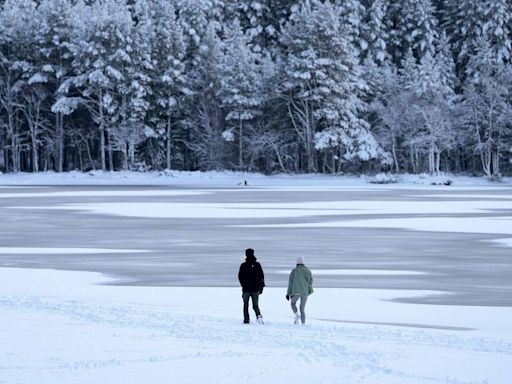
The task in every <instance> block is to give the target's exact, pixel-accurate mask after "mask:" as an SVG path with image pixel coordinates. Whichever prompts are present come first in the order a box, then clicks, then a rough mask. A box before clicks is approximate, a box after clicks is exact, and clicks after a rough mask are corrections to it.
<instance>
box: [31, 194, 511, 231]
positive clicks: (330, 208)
mask: <svg viewBox="0 0 512 384" xmlns="http://www.w3.org/2000/svg"><path fill="white" fill-rule="evenodd" d="M24 209H64V210H66V209H72V210H83V211H87V212H91V213H96V214H105V215H117V216H129V217H150V218H227V219H241V218H244V219H245V218H277V217H282V218H286V217H310V216H340V215H341V216H346V215H392V214H397V213H400V214H429V215H432V214H475V213H484V212H489V211H492V210H493V209H496V210H498V209H501V210H502V209H511V210H512V200H511V201H507V200H498V201H489V200H467V201H384V200H382V201H381V200H352V201H316V202H315V201H313V202H298V203H284V202H280V203H197V202H191V203H185V202H180V203H167V202H142V203H138V202H116V203H89V204H65V205H58V206H48V205H46V206H33V207H25V208H24ZM391 221H392V222H394V221H395V219H393V220H391ZM321 224H322V225H320V224H319V225H320V226H330V223H321ZM299 225H300V224H299ZM308 225H309V224H308ZM290 226H297V225H290ZM332 226H337V225H332ZM348 226H350V225H348ZM356 226H357V225H356ZM367 226H369V227H371V226H372V225H367ZM395 227H400V226H395ZM455 232H457V231H455Z"/></svg>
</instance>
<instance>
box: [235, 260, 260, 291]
mask: <svg viewBox="0 0 512 384" xmlns="http://www.w3.org/2000/svg"><path fill="white" fill-rule="evenodd" d="M238 281H240V285H241V286H242V291H243V292H259V291H261V290H262V289H263V287H264V286H265V275H264V274H263V268H261V264H260V263H258V262H257V261H256V258H255V257H247V258H246V259H245V262H244V263H242V264H241V265H240V270H239V271H238Z"/></svg>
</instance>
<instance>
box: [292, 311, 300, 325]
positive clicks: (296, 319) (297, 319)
mask: <svg viewBox="0 0 512 384" xmlns="http://www.w3.org/2000/svg"><path fill="white" fill-rule="evenodd" d="M299 322H300V314H299V312H295V319H294V320H293V324H295V325H298V324H299Z"/></svg>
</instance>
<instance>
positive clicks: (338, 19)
mask: <svg viewBox="0 0 512 384" xmlns="http://www.w3.org/2000/svg"><path fill="white" fill-rule="evenodd" d="M0 4H1V5H0V7H1V8H0V171H4V172H18V171H28V172H38V171H47V170H55V171H58V172H62V171H68V170H75V169H78V170H84V171H86V170H91V169H96V170H101V169H102V170H120V169H132V170H141V171H145V170H162V169H180V170H212V169H233V170H247V171H262V172H266V173H272V172H323V173H336V174H341V173H359V172H361V173H372V172H381V171H386V172H397V173H401V172H411V173H420V172H429V173H432V174H435V173H439V172H456V173H469V174H481V175H486V176H488V177H490V178H495V179H499V178H500V176H501V175H502V174H504V175H505V174H510V173H512V164H511V161H512V160H511V159H512V124H511V122H512V63H511V54H512V52H511V51H512V19H511V18H512V12H511V11H512V1H511V0H374V1H372V0H332V1H331V2H329V1H320V0H303V1H293V0H259V1H257V0H39V1H34V0H0Z"/></svg>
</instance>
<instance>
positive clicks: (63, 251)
mask: <svg viewBox="0 0 512 384" xmlns="http://www.w3.org/2000/svg"><path fill="white" fill-rule="evenodd" d="M141 252H149V251H147V250H143V249H111V248H109V249H105V248H42V247H0V254H13V255H34V254H36V255H82V254H89V255H91V254H97V253H100V254H107V253H122V254H125V253H141Z"/></svg>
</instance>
